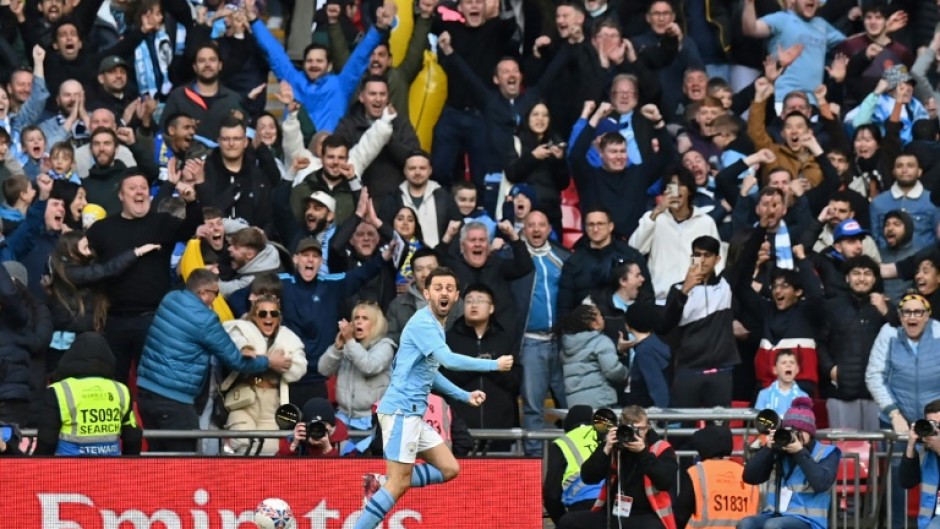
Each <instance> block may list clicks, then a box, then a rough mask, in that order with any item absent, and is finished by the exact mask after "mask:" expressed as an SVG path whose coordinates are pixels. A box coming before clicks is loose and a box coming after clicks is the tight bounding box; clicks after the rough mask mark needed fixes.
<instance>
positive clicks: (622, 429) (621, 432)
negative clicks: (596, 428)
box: [617, 424, 636, 445]
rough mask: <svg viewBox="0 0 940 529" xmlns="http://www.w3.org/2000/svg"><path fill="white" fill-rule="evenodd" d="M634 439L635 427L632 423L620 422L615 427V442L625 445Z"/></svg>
mask: <svg viewBox="0 0 940 529" xmlns="http://www.w3.org/2000/svg"><path fill="white" fill-rule="evenodd" d="M633 441H636V427H634V426H633V425H632V424H621V425H620V426H618V427H617V444H621V445H625V444H627V443H631V442H633Z"/></svg>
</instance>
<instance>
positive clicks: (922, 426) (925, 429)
mask: <svg viewBox="0 0 940 529" xmlns="http://www.w3.org/2000/svg"><path fill="white" fill-rule="evenodd" d="M914 433H916V434H917V437H920V438H924V437H933V436H934V435H937V423H936V422H934V421H929V420H927V419H917V421H915V422H914Z"/></svg>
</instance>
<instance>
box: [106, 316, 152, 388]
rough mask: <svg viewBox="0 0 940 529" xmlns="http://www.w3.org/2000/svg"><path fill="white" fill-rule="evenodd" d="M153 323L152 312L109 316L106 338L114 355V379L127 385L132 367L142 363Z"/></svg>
mask: <svg viewBox="0 0 940 529" xmlns="http://www.w3.org/2000/svg"><path fill="white" fill-rule="evenodd" d="M151 323H153V313H152V312H149V313H145V314H141V315H135V316H123V315H122V316H116V315H111V314H109V315H108V321H107V323H105V326H104V338H105V340H107V341H108V346H109V347H110V348H111V352H112V353H114V359H115V361H116V365H115V369H114V379H115V380H117V381H118V382H121V383H123V384H127V381H128V379H129V378H130V373H131V366H132V365H135V364H136V363H139V362H140V354H141V353H142V352H143V350H144V341H145V340H146V339H147V331H148V330H150V324H151Z"/></svg>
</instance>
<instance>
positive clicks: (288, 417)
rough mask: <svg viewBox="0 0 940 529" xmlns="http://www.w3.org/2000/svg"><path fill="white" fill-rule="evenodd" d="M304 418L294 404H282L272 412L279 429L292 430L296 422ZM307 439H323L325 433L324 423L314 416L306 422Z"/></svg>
mask: <svg viewBox="0 0 940 529" xmlns="http://www.w3.org/2000/svg"><path fill="white" fill-rule="evenodd" d="M303 420H304V416H303V412H301V411H300V408H298V407H297V406H295V405H294V404H284V405H282V406H279V407H278V408H277V411H276V412H274V421H275V422H276V423H277V426H278V428H280V429H281V430H293V429H294V427H295V426H297V423H299V422H301V421H303ZM306 428H307V439H310V440H316V439H323V438H324V437H326V434H327V427H326V423H325V422H323V421H321V420H319V417H317V418H314V419H313V420H311V421H308V422H307V423H306Z"/></svg>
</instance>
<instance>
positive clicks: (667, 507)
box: [591, 441, 677, 529]
mask: <svg viewBox="0 0 940 529" xmlns="http://www.w3.org/2000/svg"><path fill="white" fill-rule="evenodd" d="M670 447H671V445H670V444H669V443H668V442H666V441H656V442H655V443H653V446H651V447H650V452H652V453H653V455H654V456H656V457H659V456H660V455H661V454H662V453H663V452H665V451H666V449H667V448H670ZM611 468H616V461H614V460H613V458H611ZM616 481H617V480H616V478H612V479H611V482H610V487H614V486H616V485H617V483H616ZM610 487H604V488H603V489H601V494H600V496H598V497H597V501H596V502H594V507H591V510H592V511H599V510H601V509H603V508H604V504H605V503H607V490H608V488H610ZM643 490H644V491H646V499H647V500H649V502H650V505H651V506H652V507H653V510H654V511H656V516H659V519H660V520H661V521H662V522H663V525H665V526H666V529H677V527H676V516H675V514H673V512H672V496H670V495H669V491H668V490H657V489H656V487H654V486H653V480H651V479H650V478H649V476H647V475H646V474H644V475H643Z"/></svg>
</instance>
